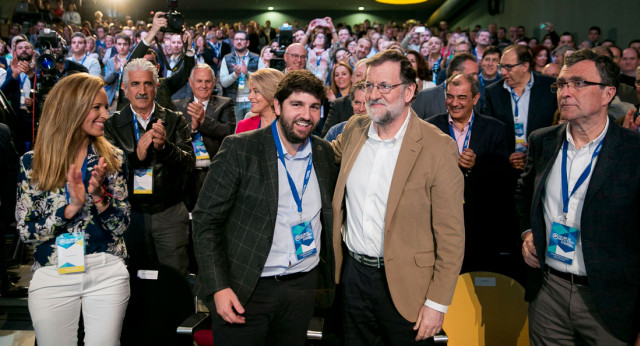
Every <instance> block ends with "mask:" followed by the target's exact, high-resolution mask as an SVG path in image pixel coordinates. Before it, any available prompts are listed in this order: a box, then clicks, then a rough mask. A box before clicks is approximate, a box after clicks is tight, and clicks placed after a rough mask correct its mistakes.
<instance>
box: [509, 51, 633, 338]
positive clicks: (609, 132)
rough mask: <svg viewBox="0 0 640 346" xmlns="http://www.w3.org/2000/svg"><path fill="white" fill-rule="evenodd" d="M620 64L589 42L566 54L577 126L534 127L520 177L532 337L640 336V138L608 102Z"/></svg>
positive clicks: (569, 111) (563, 103)
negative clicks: (611, 115) (619, 122)
mask: <svg viewBox="0 0 640 346" xmlns="http://www.w3.org/2000/svg"><path fill="white" fill-rule="evenodd" d="M619 83H620V69H619V67H618V66H617V65H616V64H615V63H614V62H613V61H612V60H611V59H610V58H609V57H606V56H599V55H597V54H595V53H593V52H591V51H589V50H587V49H584V50H580V51H578V52H575V53H573V54H571V55H570V56H569V57H567V58H565V60H564V66H563V67H562V70H561V71H560V75H559V76H558V80H557V82H556V83H555V84H554V85H553V87H552V89H554V90H557V99H558V104H559V107H560V111H561V112H562V115H563V116H564V118H565V119H566V121H567V124H563V125H559V126H554V127H549V128H545V129H541V130H537V131H535V132H533V133H532V134H531V136H530V138H529V155H528V158H527V165H526V167H525V170H524V174H523V175H522V177H521V179H520V181H519V184H518V196H517V197H518V205H517V207H518V214H519V216H520V221H521V226H520V227H521V230H522V231H524V232H523V233H522V238H523V240H524V243H523V244H522V254H523V257H524V260H525V262H526V263H527V264H528V265H529V266H530V267H531V268H534V269H532V275H531V276H530V279H531V280H530V281H529V282H528V283H527V288H526V294H525V298H526V299H527V300H529V301H531V304H530V305H529V336H530V339H531V344H532V345H574V344H580V345H582V344H590V345H628V344H633V343H634V342H635V344H636V345H638V343H639V342H640V335H639V334H638V332H639V329H640V328H639V326H640V323H639V318H640V304H639V297H640V213H638V210H639V209H640V162H639V161H638V152H640V136H638V134H637V133H636V132H631V131H628V130H626V129H623V128H621V127H620V126H618V125H617V124H616V123H615V122H614V121H611V120H610V119H609V117H608V116H607V107H608V105H609V103H610V102H611V100H612V99H613V97H614V96H615V94H616V88H617V86H618V84H619Z"/></svg>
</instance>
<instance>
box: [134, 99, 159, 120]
mask: <svg viewBox="0 0 640 346" xmlns="http://www.w3.org/2000/svg"><path fill="white" fill-rule="evenodd" d="M129 108H131V112H132V113H133V115H134V116H135V117H136V119H138V121H140V122H141V123H146V122H148V121H150V120H151V118H152V117H153V113H155V112H156V103H155V102H154V103H153V108H151V113H149V117H148V118H147V120H144V119H143V118H142V116H141V115H140V114H138V113H136V111H135V110H133V106H132V105H131V103H129Z"/></svg>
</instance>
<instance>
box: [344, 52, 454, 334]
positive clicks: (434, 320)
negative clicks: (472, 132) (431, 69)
mask: <svg viewBox="0 0 640 346" xmlns="http://www.w3.org/2000/svg"><path fill="white" fill-rule="evenodd" d="M367 66H368V71H367V77H366V84H365V90H366V102H367V106H366V109H367V113H368V114H365V115H354V116H353V117H351V118H350V119H349V121H348V122H347V124H346V126H345V128H344V132H343V134H342V135H341V136H339V137H338V139H337V140H336V141H334V142H333V143H332V145H333V147H334V152H335V154H336V163H341V166H340V175H339V177H338V181H337V183H336V191H335V193H334V198H333V212H334V215H335V217H334V225H333V229H334V230H335V232H334V237H333V245H334V253H335V255H336V271H335V272H336V282H338V281H339V279H340V274H341V273H342V275H343V277H342V285H343V287H344V328H345V339H346V342H347V344H353V345H374V344H379V342H380V339H382V340H384V341H385V342H386V343H387V344H391V345H409V344H414V343H420V344H425V343H426V344H431V343H433V338H432V337H433V336H434V335H435V334H436V333H438V332H439V331H440V329H441V328H442V322H443V320H444V314H445V313H446V311H447V307H448V305H449V304H451V300H452V299H453V292H454V290H455V286H456V282H457V278H458V274H459V272H460V267H461V265H462V256H463V252H464V246H463V244H464V221H463V212H462V200H463V190H464V182H463V177H462V173H461V172H460V169H458V163H457V162H458V150H457V147H456V144H455V142H454V141H453V140H452V139H451V138H450V137H449V136H447V135H445V134H444V133H442V132H441V131H440V130H439V129H437V128H436V127H434V126H433V125H430V124H427V123H426V122H424V121H423V120H421V119H419V118H418V116H417V115H416V114H415V113H414V112H413V111H412V110H411V107H410V104H411V101H412V100H413V99H414V97H415V91H416V84H415V78H416V72H415V70H414V69H413V68H412V67H411V63H410V62H409V60H408V59H407V58H406V57H405V56H404V55H402V54H400V53H398V52H397V51H394V50H387V51H383V52H381V53H378V54H376V55H374V56H373V57H372V58H371V59H370V60H369V61H368V62H367ZM345 213H346V215H345ZM340 229H342V232H338V230H340ZM343 241H344V245H346V247H347V249H348V253H349V254H348V255H346V256H345V258H344V260H343V258H342V247H343ZM343 265H344V267H345V268H344V271H342V266H343Z"/></svg>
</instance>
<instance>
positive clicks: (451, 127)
mask: <svg viewBox="0 0 640 346" xmlns="http://www.w3.org/2000/svg"><path fill="white" fill-rule="evenodd" d="M475 116H476V115H475V114H472V115H471V123H469V130H467V135H466V136H465V137H464V142H463V143H462V152H464V150H465V149H467V147H469V138H470V137H471V127H472V126H473V118H475ZM449 134H450V135H451V138H453V140H454V141H456V143H458V140H457V139H456V135H455V133H454V132H453V126H451V124H449ZM462 152H459V153H458V154H462Z"/></svg>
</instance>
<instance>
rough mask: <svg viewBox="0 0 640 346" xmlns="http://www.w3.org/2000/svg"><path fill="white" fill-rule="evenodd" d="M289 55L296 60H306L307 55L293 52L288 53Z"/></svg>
mask: <svg viewBox="0 0 640 346" xmlns="http://www.w3.org/2000/svg"><path fill="white" fill-rule="evenodd" d="M289 56H290V57H292V58H294V59H296V60H307V56H306V55H298V54H293V53H289Z"/></svg>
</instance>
